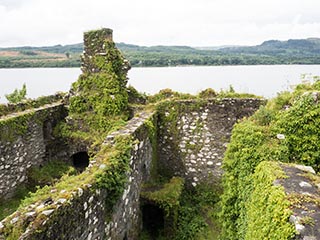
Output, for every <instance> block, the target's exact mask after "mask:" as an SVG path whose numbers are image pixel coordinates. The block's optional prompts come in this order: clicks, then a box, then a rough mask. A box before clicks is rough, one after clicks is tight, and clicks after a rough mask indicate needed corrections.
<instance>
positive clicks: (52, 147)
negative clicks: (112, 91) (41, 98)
mask: <svg viewBox="0 0 320 240" xmlns="http://www.w3.org/2000/svg"><path fill="white" fill-rule="evenodd" d="M31 111H33V112H34V114H30V112H31ZM65 116H66V109H65V107H64V105H63V104H62V103H60V102H58V103H54V104H51V105H46V106H43V107H41V108H38V109H33V110H26V111H25V112H21V113H19V114H13V115H9V116H5V117H2V118H1V119H0V121H3V122H5V121H8V120H12V119H13V120H15V121H17V122H19V121H22V122H26V129H27V130H26V132H25V133H23V134H22V135H19V134H18V133H16V131H17V130H16V129H14V127H10V126H11V125H8V126H6V125H4V126H2V127H0V132H5V131H7V132H13V135H14V136H13V137H12V139H3V138H1V139H0V170H1V171H0V198H7V197H10V196H11V195H12V194H13V193H14V192H15V189H16V188H17V187H18V186H19V185H20V184H22V183H24V182H26V181H27V170H28V169H29V168H30V167H32V166H40V165H42V164H44V162H45V161H47V160H49V159H53V158H55V156H57V154H59V151H57V152H56V150H57V147H58V146H61V142H60V140H58V139H55V138H54V137H53V127H54V126H55V125H56V124H57V122H59V121H60V120H62V119H64V117H65ZM24 119H26V120H24ZM18 127H21V126H18ZM62 148H63V146H62ZM57 158H59V157H57ZM60 159H61V158H60Z"/></svg>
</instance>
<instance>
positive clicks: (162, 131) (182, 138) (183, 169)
mask: <svg viewBox="0 0 320 240" xmlns="http://www.w3.org/2000/svg"><path fill="white" fill-rule="evenodd" d="M263 103H264V100H259V99H220V100H217V99H215V100H214V99H212V100H209V101H207V102H206V103H204V104H201V105H200V106H199V107H194V105H195V104H196V102H194V101H178V102H176V103H175V105H176V107H172V108H171V109H165V110H163V112H161V113H160V114H159V116H160V117H159V140H158V142H159V153H158V155H159V158H160V165H161V166H162V171H163V172H168V173H169V174H170V175H178V176H181V177H185V178H186V179H187V182H188V183H189V184H192V185H193V186H196V185H197V183H198V182H199V181H207V180H210V181H220V179H221V175H222V169H221V162H222V158H223V156H224V152H225V150H226V147H227V144H228V142H229V139H230V136H231V130H232V127H233V125H234V124H235V123H236V122H237V121H238V120H240V119H242V118H243V117H246V116H250V115H251V114H253V113H254V112H255V111H256V110H257V109H258V108H259V106H260V105H261V104H263ZM179 109H180V110H179ZM171 111H179V115H178V117H177V119H176V122H170V121H168V120H167V119H166V117H169V116H170V114H172V113H171ZM173 125H174V126H173Z"/></svg>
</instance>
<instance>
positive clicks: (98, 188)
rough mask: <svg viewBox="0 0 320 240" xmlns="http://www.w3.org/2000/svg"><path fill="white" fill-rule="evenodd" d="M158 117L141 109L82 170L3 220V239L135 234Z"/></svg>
mask: <svg viewBox="0 0 320 240" xmlns="http://www.w3.org/2000/svg"><path fill="white" fill-rule="evenodd" d="M155 120H156V119H155V118H154V116H153V114H152V113H142V114H140V116H139V117H137V118H133V119H132V120H131V121H130V122H129V123H128V125H127V127H125V128H124V129H122V130H121V131H118V132H116V133H114V134H111V135H109V136H108V137H107V139H106V141H105V143H104V145H105V147H106V148H104V147H103V146H102V150H101V152H99V153H98V154H97V155H96V157H95V158H94V159H93V160H91V162H90V165H89V167H88V168H87V169H86V170H85V171H84V172H83V173H82V174H80V175H77V176H74V177H70V179H68V180H66V179H65V180H64V181H62V182H60V183H58V184H56V185H55V186H53V187H50V188H46V189H44V190H43V191H41V190H40V191H39V192H38V193H37V195H38V197H37V199H38V200H37V202H35V203H34V204H32V205H29V206H26V207H24V208H21V209H20V210H19V211H17V212H16V213H14V214H13V215H11V216H10V217H8V218H6V219H4V220H3V221H2V222H1V223H0V239H5V238H6V237H8V236H10V237H13V238H12V239H16V238H18V237H19V236H20V237H19V239H79V240H82V239H83V240H84V239H85V240H87V239H121V240H122V239H137V236H138V234H139V232H140V229H141V224H142V222H141V214H140V190H141V184H142V183H143V182H144V181H146V180H147V179H148V177H149V172H150V168H151V160H152V146H151V143H150V139H149V133H150V132H149V130H150V128H149V126H150V124H151V125H153V124H154V123H153V121H155ZM122 138H123V139H128V140H125V141H124V142H125V144H124V145H123V143H121V144H119V143H118V142H119V141H120V142H121V141H122V140H121V139H122ZM119 139H120V140H119ZM130 139H131V140H130ZM114 152H115V153H114ZM48 196H49V198H48ZM12 224H15V226H13V225H12ZM17 226H18V227H17ZM17 229H18V230H17ZM1 237H2V238H1Z"/></svg>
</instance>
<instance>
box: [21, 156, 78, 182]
mask: <svg viewBox="0 0 320 240" xmlns="http://www.w3.org/2000/svg"><path fill="white" fill-rule="evenodd" d="M64 174H67V175H74V174H76V170H75V168H74V167H72V166H70V165H69V164H67V163H66V162H63V161H59V160H55V161H50V162H48V163H46V164H45V165H44V166H40V167H38V166H37V167H31V168H30V169H29V170H28V174H27V175H28V185H29V186H30V187H35V186H38V187H43V186H45V185H52V184H54V183H55V182H56V181H58V180H59V179H60V178H61V177H62V175H64Z"/></svg>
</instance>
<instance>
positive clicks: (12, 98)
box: [5, 83, 27, 103]
mask: <svg viewBox="0 0 320 240" xmlns="http://www.w3.org/2000/svg"><path fill="white" fill-rule="evenodd" d="M26 95H27V87H26V84H25V83H24V84H23V86H22V89H21V90H19V89H15V90H14V91H13V92H12V93H9V94H6V95H5V97H6V99H7V100H8V101H9V103H18V102H21V101H22V100H24V99H26Z"/></svg>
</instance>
